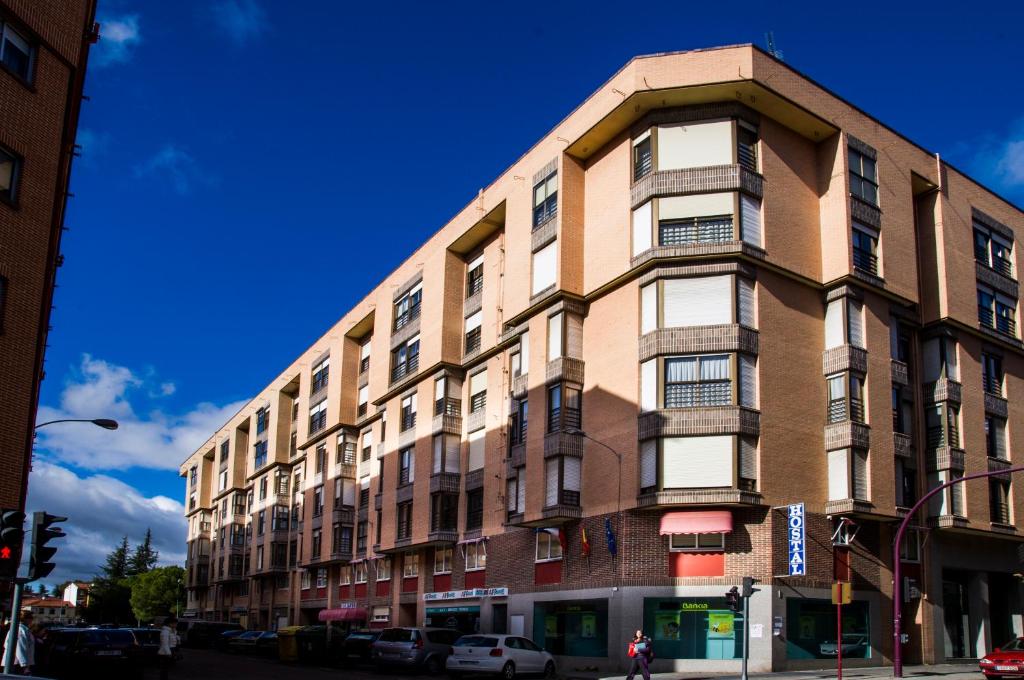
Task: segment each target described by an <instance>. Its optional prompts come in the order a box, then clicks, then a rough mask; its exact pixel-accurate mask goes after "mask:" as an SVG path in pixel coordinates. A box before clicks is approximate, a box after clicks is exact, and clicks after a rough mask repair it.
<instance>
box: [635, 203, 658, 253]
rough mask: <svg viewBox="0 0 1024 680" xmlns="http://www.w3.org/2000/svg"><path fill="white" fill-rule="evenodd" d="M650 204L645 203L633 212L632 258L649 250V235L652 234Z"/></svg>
mask: <svg viewBox="0 0 1024 680" xmlns="http://www.w3.org/2000/svg"><path fill="white" fill-rule="evenodd" d="M651 206H652V202H651V201H647V202H646V203H644V204H643V205H642V206H640V207H639V208H637V209H636V210H634V211H633V257H636V256H637V255H639V254H640V253H642V252H644V251H645V250H650V249H651V235H652V233H653V232H654V227H653V224H652V221H653V211H652V210H651Z"/></svg>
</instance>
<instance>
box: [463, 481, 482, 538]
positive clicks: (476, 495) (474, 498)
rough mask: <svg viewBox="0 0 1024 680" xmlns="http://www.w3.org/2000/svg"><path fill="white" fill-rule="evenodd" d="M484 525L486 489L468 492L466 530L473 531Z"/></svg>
mask: <svg viewBox="0 0 1024 680" xmlns="http://www.w3.org/2000/svg"><path fill="white" fill-rule="evenodd" d="M483 525H484V490H483V489H474V490H472V491H467V492H466V530H467V531H473V530H474V529H479V528H480V527H482V526H483Z"/></svg>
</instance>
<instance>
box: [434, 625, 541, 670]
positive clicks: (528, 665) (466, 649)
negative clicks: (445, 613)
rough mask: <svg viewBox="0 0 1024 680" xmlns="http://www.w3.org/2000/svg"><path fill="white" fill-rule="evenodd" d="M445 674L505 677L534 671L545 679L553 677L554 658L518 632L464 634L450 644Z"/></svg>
mask: <svg viewBox="0 0 1024 680" xmlns="http://www.w3.org/2000/svg"><path fill="white" fill-rule="evenodd" d="M445 667H446V668H447V669H448V675H449V676H451V677H452V678H459V677H461V676H462V675H464V674H466V673H491V674H495V675H500V676H501V677H502V678H503V679H504V680H513V678H515V677H516V676H517V675H527V674H536V675H539V676H543V677H544V678H547V679H548V680H553V679H554V677H555V672H556V671H555V657H553V656H551V654H549V653H548V652H546V651H544V650H543V649H541V648H540V647H538V646H537V645H536V644H535V643H534V642H533V640H527V639H526V638H524V637H519V636H517V635H486V634H483V633H481V634H477V635H463V636H462V637H460V638H459V639H458V640H456V641H455V644H454V645H452V651H451V654H450V655H449V656H448V660H447V662H446V663H445Z"/></svg>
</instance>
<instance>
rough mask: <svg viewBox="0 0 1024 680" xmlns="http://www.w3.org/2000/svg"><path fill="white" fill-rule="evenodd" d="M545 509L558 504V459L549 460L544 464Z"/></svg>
mask: <svg viewBox="0 0 1024 680" xmlns="http://www.w3.org/2000/svg"><path fill="white" fill-rule="evenodd" d="M544 482H545V489H544V507H551V506H552V505H555V504H557V503H558V458H548V459H547V461H546V462H545V464H544Z"/></svg>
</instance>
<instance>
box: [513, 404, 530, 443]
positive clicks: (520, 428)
mask: <svg viewBox="0 0 1024 680" xmlns="http://www.w3.org/2000/svg"><path fill="white" fill-rule="evenodd" d="M528 423H529V403H528V402H527V400H526V399H520V400H519V401H517V402H515V405H514V408H513V411H512V415H511V416H510V417H509V425H508V430H509V432H508V443H509V446H519V445H520V444H525V443H526V426H527V424H528Z"/></svg>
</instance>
